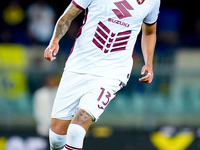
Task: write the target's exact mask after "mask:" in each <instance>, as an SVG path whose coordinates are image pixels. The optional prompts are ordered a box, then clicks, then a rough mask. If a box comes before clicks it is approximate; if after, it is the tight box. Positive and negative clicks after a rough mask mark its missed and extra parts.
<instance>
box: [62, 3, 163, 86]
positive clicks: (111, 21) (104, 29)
mask: <svg viewBox="0 0 200 150" xmlns="http://www.w3.org/2000/svg"><path fill="white" fill-rule="evenodd" d="M72 3H73V4H74V5H76V6H77V7H78V8H80V9H82V10H84V9H86V15H85V19H84V23H83V25H82V26H81V28H80V31H79V33H78V35H77V38H76V41H75V44H74V46H73V48H72V51H71V54H70V56H69V58H68V60H67V62H66V65H65V70H68V71H73V72H79V73H87V74H93V75H98V76H104V77H108V78H116V79H119V80H121V81H122V82H123V83H125V84H126V83H127V81H128V79H129V76H130V73H131V69H132V65H133V56H132V55H133V49H134V45H135V42H136V38H137V36H138V34H139V32H140V30H141V25H142V23H143V22H145V23H147V24H153V23H155V22H156V21H157V17H158V13H159V7H160V0H73V1H72Z"/></svg>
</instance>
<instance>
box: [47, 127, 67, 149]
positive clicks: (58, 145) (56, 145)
mask: <svg viewBox="0 0 200 150" xmlns="http://www.w3.org/2000/svg"><path fill="white" fill-rule="evenodd" d="M49 142H50V146H51V149H52V150H54V149H56V150H61V149H62V148H63V147H64V145H65V142H66V135H59V134H56V133H55V132H53V131H52V130H51V129H50V130H49Z"/></svg>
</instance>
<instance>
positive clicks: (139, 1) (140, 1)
mask: <svg viewBox="0 0 200 150" xmlns="http://www.w3.org/2000/svg"><path fill="white" fill-rule="evenodd" d="M136 1H137V2H138V4H139V5H141V4H142V3H144V1H145V0H136Z"/></svg>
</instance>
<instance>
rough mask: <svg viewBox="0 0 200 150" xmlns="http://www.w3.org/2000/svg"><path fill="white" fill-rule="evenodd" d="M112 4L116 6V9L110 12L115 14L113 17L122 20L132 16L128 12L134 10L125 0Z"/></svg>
mask: <svg viewBox="0 0 200 150" xmlns="http://www.w3.org/2000/svg"><path fill="white" fill-rule="evenodd" d="M137 1H139V2H140V1H141V0H137ZM143 1H144V0H143ZM114 4H115V5H116V6H117V8H118V9H112V11H113V12H114V13H115V15H116V16H117V17H118V18H119V19H123V18H126V17H131V16H132V15H131V14H130V12H129V10H134V9H133V7H132V6H131V5H130V4H129V3H128V2H127V1H126V0H122V1H119V2H115V3H114Z"/></svg>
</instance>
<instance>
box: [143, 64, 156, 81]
mask: <svg viewBox="0 0 200 150" xmlns="http://www.w3.org/2000/svg"><path fill="white" fill-rule="evenodd" d="M141 75H143V77H141V78H139V81H140V82H144V83H148V84H150V83H151V82H152V80H153V77H154V74H153V69H152V67H149V66H146V65H145V66H143V67H142V70H141Z"/></svg>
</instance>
